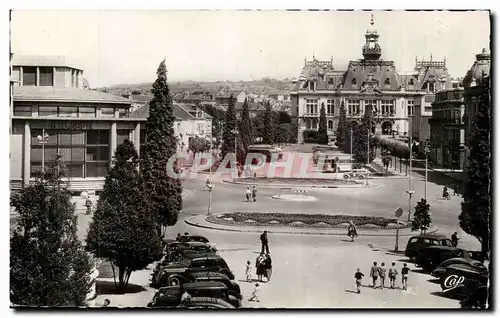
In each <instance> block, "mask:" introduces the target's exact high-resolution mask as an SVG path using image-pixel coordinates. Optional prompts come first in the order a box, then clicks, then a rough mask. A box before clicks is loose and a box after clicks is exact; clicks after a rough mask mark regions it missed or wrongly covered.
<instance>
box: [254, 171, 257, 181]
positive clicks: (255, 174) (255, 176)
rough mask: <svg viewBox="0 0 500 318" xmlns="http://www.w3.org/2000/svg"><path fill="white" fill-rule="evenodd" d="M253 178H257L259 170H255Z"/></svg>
mask: <svg viewBox="0 0 500 318" xmlns="http://www.w3.org/2000/svg"><path fill="white" fill-rule="evenodd" d="M253 179H254V180H255V179H257V172H254V173H253Z"/></svg>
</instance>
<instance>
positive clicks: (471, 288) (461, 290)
mask: <svg viewBox="0 0 500 318" xmlns="http://www.w3.org/2000/svg"><path fill="white" fill-rule="evenodd" d="M449 273H450V274H449V275H445V276H443V277H441V279H440V284H441V289H442V294H443V295H444V296H447V297H451V298H455V299H461V300H464V299H466V298H467V297H469V296H471V295H472V294H473V293H474V292H476V290H477V289H478V288H479V287H481V286H483V285H487V284H488V274H484V275H480V274H477V273H474V274H472V275H470V274H469V275H464V276H462V275H456V274H454V272H453V270H450V271H449ZM452 275H454V277H455V279H457V280H458V279H461V283H460V284H458V285H457V286H455V285H453V286H449V285H447V284H446V279H447V278H448V277H450V276H452Z"/></svg>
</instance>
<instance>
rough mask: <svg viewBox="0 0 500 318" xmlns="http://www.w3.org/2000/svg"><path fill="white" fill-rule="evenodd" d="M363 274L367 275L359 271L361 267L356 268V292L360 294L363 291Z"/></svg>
mask: <svg viewBox="0 0 500 318" xmlns="http://www.w3.org/2000/svg"><path fill="white" fill-rule="evenodd" d="M363 276H365V275H364V274H363V273H361V272H360V271H359V268H358V269H357V270H356V273H354V278H355V279H356V292H357V293H358V294H359V293H361V280H362V279H363Z"/></svg>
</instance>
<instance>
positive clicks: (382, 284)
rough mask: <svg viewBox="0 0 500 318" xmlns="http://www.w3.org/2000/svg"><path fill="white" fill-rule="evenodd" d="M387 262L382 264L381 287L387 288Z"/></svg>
mask: <svg viewBox="0 0 500 318" xmlns="http://www.w3.org/2000/svg"><path fill="white" fill-rule="evenodd" d="M386 270H387V269H386V268H385V263H382V264H381V265H380V271H379V272H380V288H381V289H383V288H385V273H386Z"/></svg>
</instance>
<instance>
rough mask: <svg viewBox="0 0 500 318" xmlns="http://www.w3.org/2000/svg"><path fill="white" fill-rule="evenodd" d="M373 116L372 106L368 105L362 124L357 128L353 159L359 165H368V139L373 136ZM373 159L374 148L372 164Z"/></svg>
mask: <svg viewBox="0 0 500 318" xmlns="http://www.w3.org/2000/svg"><path fill="white" fill-rule="evenodd" d="M372 116H373V114H372V107H371V105H366V106H365V114H364V116H363V120H362V123H361V125H359V126H358V127H357V129H356V131H355V133H354V136H353V138H354V140H353V146H352V148H353V157H354V158H353V159H354V161H355V162H357V163H366V160H367V152H368V140H369V139H368V138H370V135H371V127H372ZM369 131H370V132H369ZM373 159H375V151H374V147H370V162H372V161H373Z"/></svg>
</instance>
